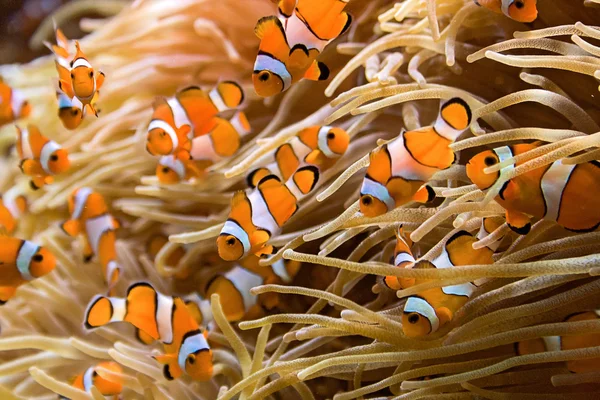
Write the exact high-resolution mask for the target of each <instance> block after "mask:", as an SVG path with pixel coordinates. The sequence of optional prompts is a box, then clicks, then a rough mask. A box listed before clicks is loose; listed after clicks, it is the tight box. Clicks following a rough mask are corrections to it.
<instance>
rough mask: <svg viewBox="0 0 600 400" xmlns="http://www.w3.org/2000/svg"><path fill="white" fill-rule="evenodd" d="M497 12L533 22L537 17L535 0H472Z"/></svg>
mask: <svg viewBox="0 0 600 400" xmlns="http://www.w3.org/2000/svg"><path fill="white" fill-rule="evenodd" d="M473 1H474V2H475V4H477V5H478V6H482V7H485V8H487V9H488V10H491V11H493V12H495V13H498V14H504V15H506V16H507V17H508V18H511V19H514V20H515V21H517V22H533V21H535V19H536V18H537V15H538V10H537V4H536V3H537V0H473Z"/></svg>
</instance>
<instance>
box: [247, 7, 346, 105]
mask: <svg viewBox="0 0 600 400" xmlns="http://www.w3.org/2000/svg"><path fill="white" fill-rule="evenodd" d="M347 4H348V0H298V1H297V2H296V1H295V0H281V1H279V12H280V14H281V16H280V17H276V16H269V17H264V18H261V19H260V20H259V21H258V23H257V24H256V27H255V28H254V33H255V34H256V36H257V37H258V38H259V39H260V45H259V50H258V56H257V57H256V61H255V63H254V72H253V74H252V82H253V83H254V90H255V91H256V93H257V94H258V95H259V96H262V97H270V96H274V95H276V94H278V93H281V92H283V91H285V90H287V89H289V88H290V86H292V84H294V83H296V82H298V81H299V80H301V79H303V78H306V79H310V80H313V81H317V80H325V79H327V78H328V77H329V68H327V66H326V65H325V64H323V63H322V62H319V61H317V57H318V56H319V54H321V53H322V52H323V50H324V49H325V46H327V45H328V44H329V43H330V42H331V41H332V40H334V39H336V38H337V37H338V36H340V35H342V34H343V33H344V32H345V31H346V30H347V29H348V28H349V27H350V24H351V22H352V18H351V17H350V15H349V14H348V13H346V12H345V11H344V8H345V7H346V5H347Z"/></svg>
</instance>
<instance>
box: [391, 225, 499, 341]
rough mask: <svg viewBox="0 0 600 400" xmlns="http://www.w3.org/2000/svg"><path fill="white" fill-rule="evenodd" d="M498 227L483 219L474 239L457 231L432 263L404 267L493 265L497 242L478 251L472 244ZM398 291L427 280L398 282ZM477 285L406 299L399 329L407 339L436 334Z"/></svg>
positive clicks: (435, 291) (401, 280) (439, 289)
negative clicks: (400, 328)
mask: <svg viewBox="0 0 600 400" xmlns="http://www.w3.org/2000/svg"><path fill="white" fill-rule="evenodd" d="M497 226H498V224H497V223H496V221H494V220H492V219H483V220H482V224H481V227H480V230H479V232H478V234H477V236H473V235H471V234H470V233H469V232H467V231H462V230H461V231H458V232H457V233H455V234H454V235H452V236H451V237H450V238H449V239H448V240H447V241H446V243H444V247H443V248H442V251H441V253H440V255H439V256H437V257H436V258H435V259H434V260H433V261H432V262H429V261H426V260H419V261H417V262H416V263H414V264H410V265H408V266H407V267H406V268H438V269H442V268H454V267H460V266H464V265H484V264H492V263H493V262H494V260H493V258H492V255H493V254H494V252H495V251H496V249H497V248H498V246H499V245H500V243H501V240H498V241H496V242H494V243H491V244H489V245H488V246H484V247H482V248H479V249H474V248H473V243H475V242H477V241H478V240H481V239H483V238H485V237H486V236H487V235H489V234H490V233H491V232H493V230H495V228H496V227H497ZM398 281H399V283H400V288H408V287H410V286H413V285H416V284H420V283H424V282H428V281H430V279H415V278H403V279H398ZM476 288H477V286H476V285H475V284H474V283H470V282H467V283H462V284H458V285H451V286H444V287H441V288H434V289H428V290H424V291H422V292H420V293H419V294H418V295H415V296H411V297H409V298H408V300H407V302H406V305H405V307H404V312H403V314H402V329H403V330H404V333H405V334H406V335H407V336H409V337H415V336H424V335H428V334H431V333H434V332H436V331H437V330H438V329H439V328H440V327H441V326H443V325H444V324H446V323H448V322H450V321H451V320H452V318H453V317H454V314H455V313H456V311H457V310H458V309H459V308H460V307H462V306H463V305H464V304H465V303H466V302H467V301H468V300H469V298H471V295H472V294H473V292H474V291H475V289H476Z"/></svg>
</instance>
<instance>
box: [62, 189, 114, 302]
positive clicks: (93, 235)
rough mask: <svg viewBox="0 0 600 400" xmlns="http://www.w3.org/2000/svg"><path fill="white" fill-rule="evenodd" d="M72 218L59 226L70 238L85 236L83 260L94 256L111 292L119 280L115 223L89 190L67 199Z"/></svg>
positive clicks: (102, 202) (81, 191)
mask: <svg viewBox="0 0 600 400" xmlns="http://www.w3.org/2000/svg"><path fill="white" fill-rule="evenodd" d="M68 204H69V213H70V214H71V218H70V219H69V220H67V221H66V222H64V223H63V224H62V225H61V228H62V230H63V231H64V232H65V233H67V234H68V235H69V236H72V237H75V236H77V235H78V234H80V233H83V234H84V236H85V248H84V250H83V255H84V261H85V262H89V261H90V260H91V259H92V257H93V256H94V255H97V256H98V258H99V261H100V265H101V266H102V273H103V275H104V280H105V282H106V283H107V285H108V287H109V290H112V289H113V288H114V286H115V284H116V283H117V281H118V279H119V274H120V270H121V268H120V266H119V264H118V262H117V251H116V248H115V242H116V230H117V228H118V227H119V223H118V222H117V220H116V219H115V218H114V217H113V216H112V215H110V214H109V212H108V207H107V206H106V202H105V201H104V198H103V197H102V195H100V194H99V193H96V192H94V191H92V189H90V188H88V187H81V188H78V189H75V190H74V191H73V193H72V194H71V196H69V200H68Z"/></svg>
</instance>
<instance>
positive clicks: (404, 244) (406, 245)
mask: <svg viewBox="0 0 600 400" xmlns="http://www.w3.org/2000/svg"><path fill="white" fill-rule="evenodd" d="M412 245H413V241H412V240H411V239H410V236H409V235H406V234H405V233H404V230H403V229H402V226H400V227H399V228H398V230H397V231H396V247H395V248H394V265H395V266H396V267H398V268H406V267H408V266H409V265H412V264H414V263H415V257H414V256H413V253H412V251H411V247H412ZM406 279H408V278H398V277H397V276H393V275H390V276H386V277H385V279H384V280H383V282H384V283H385V285H386V286H387V287H389V288H390V289H393V290H400V289H402V288H404V287H408V286H407V285H406V284H403V283H402V281H404V280H406Z"/></svg>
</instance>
